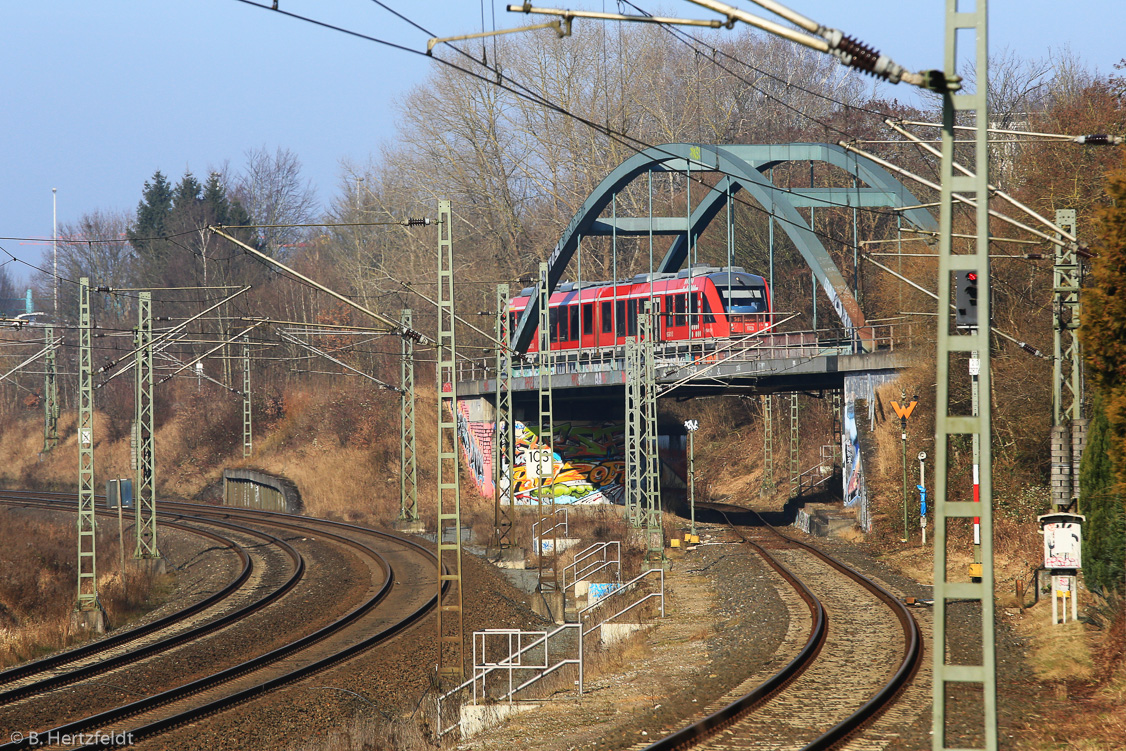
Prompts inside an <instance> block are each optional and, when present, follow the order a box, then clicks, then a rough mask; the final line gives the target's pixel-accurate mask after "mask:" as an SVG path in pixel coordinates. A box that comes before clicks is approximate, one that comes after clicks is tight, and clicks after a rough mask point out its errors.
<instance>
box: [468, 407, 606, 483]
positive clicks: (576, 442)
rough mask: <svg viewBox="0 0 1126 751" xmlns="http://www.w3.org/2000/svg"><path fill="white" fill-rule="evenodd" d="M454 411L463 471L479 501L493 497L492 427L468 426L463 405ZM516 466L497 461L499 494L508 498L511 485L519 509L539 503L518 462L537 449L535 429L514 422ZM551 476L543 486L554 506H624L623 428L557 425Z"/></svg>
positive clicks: (482, 424)
mask: <svg viewBox="0 0 1126 751" xmlns="http://www.w3.org/2000/svg"><path fill="white" fill-rule="evenodd" d="M458 406H459V408H458V410H457V434H458V440H459V441H460V442H461V448H462V452H463V456H464V458H465V463H466V467H467V469H468V470H469V472H470V474H471V475H472V476H473V480H474V483H475V484H476V485H477V489H478V491H480V493H481V495H483V496H485V497H487V498H490V497H492V495H493V439H494V433H493V429H494V426H493V423H491V422H479V421H472V420H470V419H469V418H468V414H467V412H466V410H465V408H464V407H463V406H462V405H460V404H459V405H458ZM515 434H516V451H515V454H516V466H515V467H508V466H507V463H506V462H505V458H504V457H503V456H502V457H500V461H501V462H502V463H504V464H502V467H501V470H502V471H501V473H500V489H501V495H502V497H507V495H508V484H509V483H510V482H511V483H512V484H513V498H514V500H515V503H517V504H532V503H538V502H539V495H538V493H539V492H543V491H541V490H540V489H539V488H540V483H539V481H538V480H536V479H533V478H529V477H528V475H527V472H526V470H525V468H524V464H523V462H521V460H520V457H521V455H522V453H523V452H524V451H525V450H527V449H532V448H540V447H541V446H542V445H543V442H542V441H541V440H540V436H539V432H538V430H537V429H536V428H534V427H532V426H530V425H525V424H524V423H522V422H519V421H517V422H516V426H515ZM552 450H553V456H554V462H553V476H552V477H551V478H550V479H549V480H548V481H547V482H546V483H543V485H544V486H545V487H546V488H548V490H547V491H546V492H550V493H551V494H552V495H553V496H555V502H556V503H557V504H584V505H585V504H598V503H621V502H622V478H623V475H624V474H625V425H624V424H622V423H616V424H614V423H580V422H567V423H560V424H557V425H555V430H554V432H553V435H552Z"/></svg>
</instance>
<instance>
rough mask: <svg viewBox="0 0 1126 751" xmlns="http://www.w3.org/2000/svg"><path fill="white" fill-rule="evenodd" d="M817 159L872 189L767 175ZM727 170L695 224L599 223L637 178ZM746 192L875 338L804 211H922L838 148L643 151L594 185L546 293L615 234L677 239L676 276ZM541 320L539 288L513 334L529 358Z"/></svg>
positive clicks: (915, 219)
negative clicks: (735, 197)
mask: <svg viewBox="0 0 1126 751" xmlns="http://www.w3.org/2000/svg"><path fill="white" fill-rule="evenodd" d="M795 161H816V162H825V163H827V164H831V165H833V166H835V167H838V168H839V169H841V170H844V171H845V172H848V173H849V174H851V175H853V176H854V177H856V178H857V179H858V180H859V181H861V182H863V183H864V184H865V185H866V186H867V187H866V188H859V187H858V188H856V189H851V190H845V189H824V188H821V189H818V188H813V189H801V190H789V189H787V190H779V189H778V188H776V187H775V186H774V185H773V184H772V183H771V182H770V180H769V179H768V178H767V177H766V176H765V173H766V172H768V171H769V170H770V169H771V168H772V167H774V166H777V165H779V164H783V163H785V162H795ZM650 171H661V172H689V171H692V172H721V173H723V174H724V178H723V179H722V180H721V181H720V182H719V183H718V184H717V185H716V186H715V187H714V188H712V189H709V190H708V191H707V194H706V195H705V197H704V198H703V199H702V200H701V201H700V203H699V204H698V205H697V206H696V207H695V208H694V209H692V211H691V215H690V218H688V219H685V218H684V217H680V218H671V217H652V218H651V219H650V218H648V217H647V218H644V219H641V220H639V219H637V218H625V219H623V218H619V219H617V220H616V222H615V221H613V220H605V219H601V218H600V217H601V216H602V212H603V211H604V210H605V209H606V207H607V206H608V205H610V203H611V201H612V200H613V198H614V196H615V195H616V194H617V193H618V192H620V191H621V190H622V189H623V188H624V187H625V186H626V185H628V184H629V183H631V182H632V181H633V180H634V179H635V178H637V177H638V176H639V175H641V174H643V173H646V172H650ZM739 190H744V191H746V192H747V193H748V194H749V195H750V196H751V197H752V198H754V199H755V200H756V201H757V202H758V203H759V204H760V205H761V206H762V207H763V208H764V209H766V210H767V211H770V212H771V214H772V215H773V216H775V217H777V219H778V221H779V224H780V225H781V227H782V229H783V230H784V231H785V232H786V234H787V236H788V237H789V238H790V240H791V242H793V243H794V245H795V247H796V248H797V249H798V252H799V253H801V256H802V258H803V259H804V260H805V261H806V263H807V264H808V265H809V267H810V269H811V270H812V271H813V273H814V275H815V276H816V277H817V279H818V282H819V283H820V285H821V288H822V290H823V291H824V292H825V295H826V296H827V297H828V299H829V301H830V303H831V304H832V307H833V310H834V311H836V313H837V316H838V317H839V318H840V320H841V323H842V325H843V326H844V327H845V328H846V329H848V330H851V331H855V332H856V333H857V335H858V338H859V339H860V340H861V342H862V344H863V343H864V342H867V341H869V340H870V338H871V337H870V331H869V330H868V328H867V325H866V322H865V320H864V315H863V313H862V312H861V310H860V306H859V304H858V303H857V301H856V298H855V297H854V296H853V294H852V291H851V290H850V289H849V287H848V284H847V283H846V282H845V278H844V275H843V274H842V273H841V272H840V270H839V269H838V268H837V266H836V264H835V263H834V262H833V259H832V257H831V256H830V255H829V253H828V251H826V249H825V247H824V246H823V245H822V244H821V241H820V239H819V238H818V236H817V234H816V233H815V232H814V231H813V229H812V228H811V227H810V226H809V225H808V224H807V223H806V221H805V219H804V218H803V217H802V216H801V214H799V213H798V211H797V209H798V208H799V207H808V206H826V205H833V206H842V205H843V206H865V207H896V208H903V207H907V206H918V205H919V200H918V199H917V198H915V196H914V195H912V194H911V192H910V191H908V190H907V188H906V187H905V186H904V185H903V184H902V183H901V182H900V181H899V180H897V179H896V178H895V177H893V176H892V175H891V174H890V173H889V172H887V171H886V170H885V169H883V168H882V167H880V166H879V165H877V164H876V163H875V162H872V161H871V160H869V159H866V158H864V157H862V156H859V155H857V154H852V153H850V152H847V151H845V150H844V149H842V148H841V147H839V146H836V145H833V144H826V143H789V144H729V145H724V146H709V145H706V144H690V143H670V144H664V145H661V146H654V147H651V148H649V149H646V150H644V151H642V152H639V153H637V154H635V155H633V156H632V157H630V158H629V159H627V160H626V161H624V162H622V164H620V165H618V167H616V168H615V169H614V170H613V171H612V172H611V173H610V174H609V175H607V176H606V178H605V179H603V180H602V182H601V183H600V184H599V185H598V187H596V188H595V189H594V190H593V191H592V192H591V194H590V196H588V197H587V199H586V201H584V202H583V204H582V206H580V207H579V210H578V211H577V212H576V213H575V216H574V217H573V218H572V219H571V221H570V223H569V224H568V225H567V227H566V228H565V229H564V231H563V233H562V235H561V237H560V239H559V242H558V243H557V244H556V246H555V249H554V250H553V251H552V253H551V256H550V257H549V258H548V294H549V295H550V294H551V292H552V291H554V289H555V287H556V286H557V285H558V284H559V281H560V280H561V279H562V278H563V273H564V271H565V270H566V268H567V266H568V264H569V263H570V261H571V258H572V257H573V256H574V254H575V251H576V249H577V247H578V243H579V239H580V238H581V237H582V236H584V235H586V236H591V235H608V234H611V233H614V232H615V231H616V232H617V233H619V234H622V235H623V236H631V235H632V236H637V235H639V234H648V233H649V231H650V230H649V227H650V226H652V228H653V234H655V235H656V234H662V235H674V236H675V239H674V241H673V243H672V245H671V246H670V248H669V250H668V252H667V253H666V254H665V257H664V258H663V259H662V261H661V263H660V265H659V266H658V267H657V268H655V269H654V271H660V272H671V271H676V270H678V269H679V268H680V266H681V265H682V264H683V263H684V261H685V259H686V258H687V256H688V248H689V240H690V238H692V237H696V236H698V235H699V234H700V233H701V232H702V231H703V230H704V229H705V228H706V227H707V226H708V224H709V223H710V222H711V221H712V219H714V218H715V216H716V215H717V214H718V213H719V210H720V209H721V208H722V207H723V205H724V204H725V202H726V200H727V195H728V192H729V191H730V192H731V193H732V194H734V193H735V192H737V191H739ZM903 218H904V219H906V220H907V221H908V222H910V223H911V224H913V225H914V226H916V227H917V228H919V229H924V230H931V231H933V230H936V229H937V227H938V224H937V222H936V221H935V219H934V217H933V216H931V214H930V212H928V211H927V210H926V209H922V208H915V209H909V210H907V211H904V212H903ZM538 315H539V294H538V290H533V292H532V295H531V298H530V300H529V302H528V306H527V307H526V308H525V309H524V313H523V315H522V316H521V318H520V320H519V321H518V322H517V324H516V327H515V329H514V331H513V333H512V346H513V348H514V349H515V350H516V351H518V352H526V351H527V349H528V346H529V344H530V343H531V339H532V335H533V332H534V331H535V328H536V325H537V321H538Z"/></svg>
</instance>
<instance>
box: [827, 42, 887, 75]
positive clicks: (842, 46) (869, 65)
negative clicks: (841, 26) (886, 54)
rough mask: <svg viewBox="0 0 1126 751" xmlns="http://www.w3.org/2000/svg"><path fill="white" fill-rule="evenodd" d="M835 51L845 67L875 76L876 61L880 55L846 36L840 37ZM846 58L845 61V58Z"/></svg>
mask: <svg viewBox="0 0 1126 751" xmlns="http://www.w3.org/2000/svg"><path fill="white" fill-rule="evenodd" d="M837 50H839V51H840V53H842V54H840V55H838V57H840V58H841V59H842V60H843V61H844V62H845V64H846V65H850V66H852V67H853V68H859V69H860V70H862V71H864V72H865V73H869V74H871V75H873V76H874V75H877V73H876V61H877V60H879V59H880V53H878V52H876V51H875V50H874V49H872V48H871V47H869V46H868V45H866V44H864V43H863V42H858V41H857V40H855V39H853V38H852V37H850V36H848V35H842V36H841V41H840V42H839V43H838V44H837ZM846 55H847V56H848V58H847V59H846V58H845V56H846Z"/></svg>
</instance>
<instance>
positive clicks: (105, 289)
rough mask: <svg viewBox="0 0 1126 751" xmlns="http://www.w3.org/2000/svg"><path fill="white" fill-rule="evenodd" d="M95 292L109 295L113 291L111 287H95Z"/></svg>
mask: <svg viewBox="0 0 1126 751" xmlns="http://www.w3.org/2000/svg"><path fill="white" fill-rule="evenodd" d="M94 291H95V292H106V293H109V292H110V291H111V290H110V288H109V287H94Z"/></svg>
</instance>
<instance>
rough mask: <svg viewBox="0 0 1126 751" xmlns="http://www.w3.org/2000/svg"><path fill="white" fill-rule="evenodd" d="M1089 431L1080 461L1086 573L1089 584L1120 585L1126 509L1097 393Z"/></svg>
mask: <svg viewBox="0 0 1126 751" xmlns="http://www.w3.org/2000/svg"><path fill="white" fill-rule="evenodd" d="M1091 409H1092V412H1093V415H1092V417H1091V425H1090V428H1089V429H1088V432H1087V447H1086V448H1085V449H1084V450H1083V460H1082V462H1080V464H1079V498H1080V503H1081V504H1082V508H1083V512H1084V514H1085V515H1086V517H1087V523H1086V524H1085V526H1084V532H1083V577H1084V579H1085V580H1086V582H1087V586H1088V587H1092V588H1096V587H1097V588H1098V589H1100V590H1102V591H1104V592H1105V591H1107V590H1110V589H1120V588H1121V587H1122V584H1123V575H1124V574H1126V571H1124V564H1126V559H1124V556H1126V513H1124V511H1126V509H1124V508H1123V505H1122V497H1121V495H1120V494H1119V493H1118V492H1116V488H1117V483H1116V482H1115V479H1114V467H1113V465H1112V464H1111V461H1110V455H1109V450H1110V445H1111V433H1110V426H1109V424H1108V423H1107V419H1106V412H1105V411H1104V410H1103V404H1102V399H1101V398H1100V397H1099V396H1098V395H1097V394H1096V396H1095V399H1094V402H1093V404H1092V408H1091Z"/></svg>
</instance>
